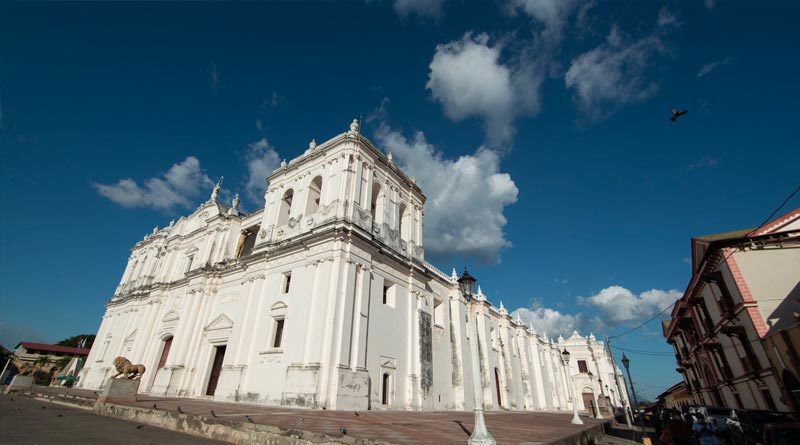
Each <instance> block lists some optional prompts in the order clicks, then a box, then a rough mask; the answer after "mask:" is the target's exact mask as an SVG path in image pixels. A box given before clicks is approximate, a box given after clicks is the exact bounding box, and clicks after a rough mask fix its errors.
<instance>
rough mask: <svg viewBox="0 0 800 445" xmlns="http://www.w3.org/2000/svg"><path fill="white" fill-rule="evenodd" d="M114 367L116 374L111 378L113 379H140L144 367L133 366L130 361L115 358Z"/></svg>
mask: <svg viewBox="0 0 800 445" xmlns="http://www.w3.org/2000/svg"><path fill="white" fill-rule="evenodd" d="M114 367H115V368H117V374H116V375H114V376H113V377H111V378H112V379H115V378H117V377H119V376H120V375H122V376H123V378H126V379H135V378H139V379H141V378H142V374H144V365H134V364H132V363H131V361H130V360H128V359H126V358H125V357H117V358H115V359H114Z"/></svg>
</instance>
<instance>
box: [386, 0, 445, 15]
mask: <svg viewBox="0 0 800 445" xmlns="http://www.w3.org/2000/svg"><path fill="white" fill-rule="evenodd" d="M443 5H444V0H394V12H396V13H397V15H399V16H402V17H407V16H409V15H411V14H417V15H419V16H420V17H431V18H438V17H441V15H442V10H443V8H442V6H443Z"/></svg>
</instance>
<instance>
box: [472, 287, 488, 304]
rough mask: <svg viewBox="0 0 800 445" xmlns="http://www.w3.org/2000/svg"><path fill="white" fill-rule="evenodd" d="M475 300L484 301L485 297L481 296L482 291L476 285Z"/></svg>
mask: <svg viewBox="0 0 800 445" xmlns="http://www.w3.org/2000/svg"><path fill="white" fill-rule="evenodd" d="M475 299H476V300H478V301H486V295H483V289H481V285H480V284H479V285H478V293H477V294H475Z"/></svg>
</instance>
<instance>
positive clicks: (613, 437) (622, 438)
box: [597, 425, 660, 445]
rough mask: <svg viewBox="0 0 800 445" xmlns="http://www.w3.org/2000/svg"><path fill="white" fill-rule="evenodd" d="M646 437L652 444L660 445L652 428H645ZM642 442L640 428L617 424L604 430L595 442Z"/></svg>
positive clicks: (629, 444)
mask: <svg viewBox="0 0 800 445" xmlns="http://www.w3.org/2000/svg"><path fill="white" fill-rule="evenodd" d="M645 432H646V434H647V437H649V438H650V441H651V443H652V445H660V442H659V441H658V438H657V437H655V436H656V433H655V431H653V429H652V428H645ZM634 444H638V445H641V444H642V428H641V427H639V426H634V427H632V428H628V427H627V426H625V425H618V426H615V427H612V428H610V429H608V430H607V431H606V435H605V437H603V439H602V440H600V441H599V442H597V445H634Z"/></svg>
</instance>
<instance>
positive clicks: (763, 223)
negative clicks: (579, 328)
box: [609, 185, 800, 349]
mask: <svg viewBox="0 0 800 445" xmlns="http://www.w3.org/2000/svg"><path fill="white" fill-rule="evenodd" d="M798 192H800V185H798V186H797V188H795V189H794V191H793V192H792V193H790V194H789V195H788V196H787V197H786V198H784V200H783V202H781V204H780V205H779V206H778V207H776V208H775V210H773V211H772V213H770V214H769V216H768V217H767V218H766V219H764V221H763V222H762V223H761V224H759V225H758V227H756V228H755V229H753V230H751V231H750V232H748V235H749V234H751V233H754V232H757V231H758V230H759V229H761V228H762V227H764V225H766V224H767V223H768V222H770V221H771V220H772V218H773V217H775V215H776V214H777V213H778V212H779V211H780V210H781V209H782V208H783V207H784V206H785V205H786V204H787V203H788V202H789V201H790V200H791V199H792V198H793V197H794V195H796V194H797V193H798ZM733 252H734V251H733V250H731V251H730V252H728V254H727V255H726V256H725V258H723V259H722V261H721V263H724V262H725V261H727V260H728V258H730V256H731V255H733ZM677 302H678V300H675V301H673V302H672V304H670V305H669V306H667V307H665V308H664V309H661V311H660V312H659V313H657V314H656V315H654V316H652V317H650V318H648V319H647V320H645V321H644V322H643V323H641V324H639V325H638V326H636V327H634V328H631V329H628V330H627V331H625V332H623V333H622V334H617V335H612V336H610V337H609V338H619V337H622V336H624V335H627V334H630V333H631V332H633V331H635V330H637V329H640V328H642V327H643V326H644V325H646V324H648V323H650V322H651V321H653V320H655V319H656V318H658V317H659V316H661V314H663V313H664V312H666V310H667V309H669V308H671V307H673V306H675V303H677ZM617 349H621V348H617Z"/></svg>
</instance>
